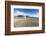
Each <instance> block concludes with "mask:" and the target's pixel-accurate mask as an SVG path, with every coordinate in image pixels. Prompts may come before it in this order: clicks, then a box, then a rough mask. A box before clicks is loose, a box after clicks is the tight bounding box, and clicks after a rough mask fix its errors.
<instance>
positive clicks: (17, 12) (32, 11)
mask: <svg viewBox="0 0 46 36" xmlns="http://www.w3.org/2000/svg"><path fill="white" fill-rule="evenodd" d="M17 15H24V16H31V17H39V9H25V8H24V9H23V8H14V16H17Z"/></svg>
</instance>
